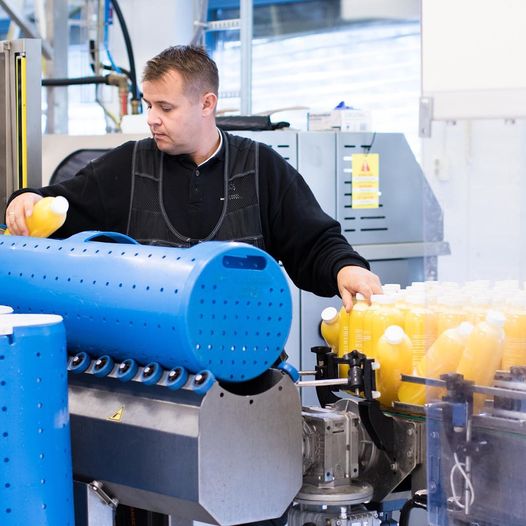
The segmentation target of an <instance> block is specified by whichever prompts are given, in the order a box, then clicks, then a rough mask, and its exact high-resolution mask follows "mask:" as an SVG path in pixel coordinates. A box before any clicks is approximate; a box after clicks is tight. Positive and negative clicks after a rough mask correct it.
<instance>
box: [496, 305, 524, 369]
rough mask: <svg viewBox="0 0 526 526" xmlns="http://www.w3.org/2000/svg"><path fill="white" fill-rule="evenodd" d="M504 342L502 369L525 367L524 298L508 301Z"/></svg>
mask: <svg viewBox="0 0 526 526" xmlns="http://www.w3.org/2000/svg"><path fill="white" fill-rule="evenodd" d="M504 333H505V334H506V342H505V344H504V350H503V353H502V369H505V370H508V369H509V368H510V367H513V366H514V365H525V366H526V296H524V295H522V296H518V297H514V298H512V299H510V300H509V301H508V308H507V311H506V321H505V323H504Z"/></svg>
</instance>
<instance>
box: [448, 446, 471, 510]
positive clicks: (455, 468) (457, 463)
mask: <svg viewBox="0 0 526 526" xmlns="http://www.w3.org/2000/svg"><path fill="white" fill-rule="evenodd" d="M454 459H455V464H454V465H453V467H452V468H451V472H450V474H449V483H450V484H451V493H452V494H453V497H452V500H453V502H454V503H455V504H456V505H457V506H458V507H459V508H461V509H464V508H465V507H466V506H465V504H462V502H460V497H459V496H458V495H457V492H456V490H455V471H458V472H459V473H460V475H461V476H462V478H463V479H464V481H465V483H466V485H467V487H468V489H469V494H470V499H469V505H470V506H471V505H472V504H473V502H474V500H475V489H474V488H473V484H472V483H471V480H470V478H469V477H468V474H467V473H466V471H465V470H464V466H465V465H466V464H465V463H464V462H460V461H459V459H458V455H457V454H456V453H455V454H454Z"/></svg>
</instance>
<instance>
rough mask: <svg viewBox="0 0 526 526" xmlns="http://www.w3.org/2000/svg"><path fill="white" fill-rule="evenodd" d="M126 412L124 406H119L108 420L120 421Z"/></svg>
mask: <svg viewBox="0 0 526 526" xmlns="http://www.w3.org/2000/svg"><path fill="white" fill-rule="evenodd" d="M123 414H124V406H122V407H121V408H119V409H118V410H117V411H115V413H113V414H112V415H111V416H109V417H108V420H113V421H114V422H120V421H121V420H122V415H123Z"/></svg>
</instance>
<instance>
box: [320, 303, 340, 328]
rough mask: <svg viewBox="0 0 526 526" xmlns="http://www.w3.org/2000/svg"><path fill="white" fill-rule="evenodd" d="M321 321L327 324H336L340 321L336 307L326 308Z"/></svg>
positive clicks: (322, 312)
mask: <svg viewBox="0 0 526 526" xmlns="http://www.w3.org/2000/svg"><path fill="white" fill-rule="evenodd" d="M321 319H322V321H324V322H325V323H329V324H331V323H334V322H335V321H336V320H337V319H338V311H337V310H336V309H335V308H334V307H326V308H325V309H323V310H322V311H321Z"/></svg>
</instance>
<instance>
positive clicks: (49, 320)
mask: <svg viewBox="0 0 526 526" xmlns="http://www.w3.org/2000/svg"><path fill="white" fill-rule="evenodd" d="M61 321H62V316H59V315H58V314H3V315H0V336H6V335H9V334H13V330H14V328H15V327H36V326H39V325H56V324H57V323H60V322H61Z"/></svg>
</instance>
